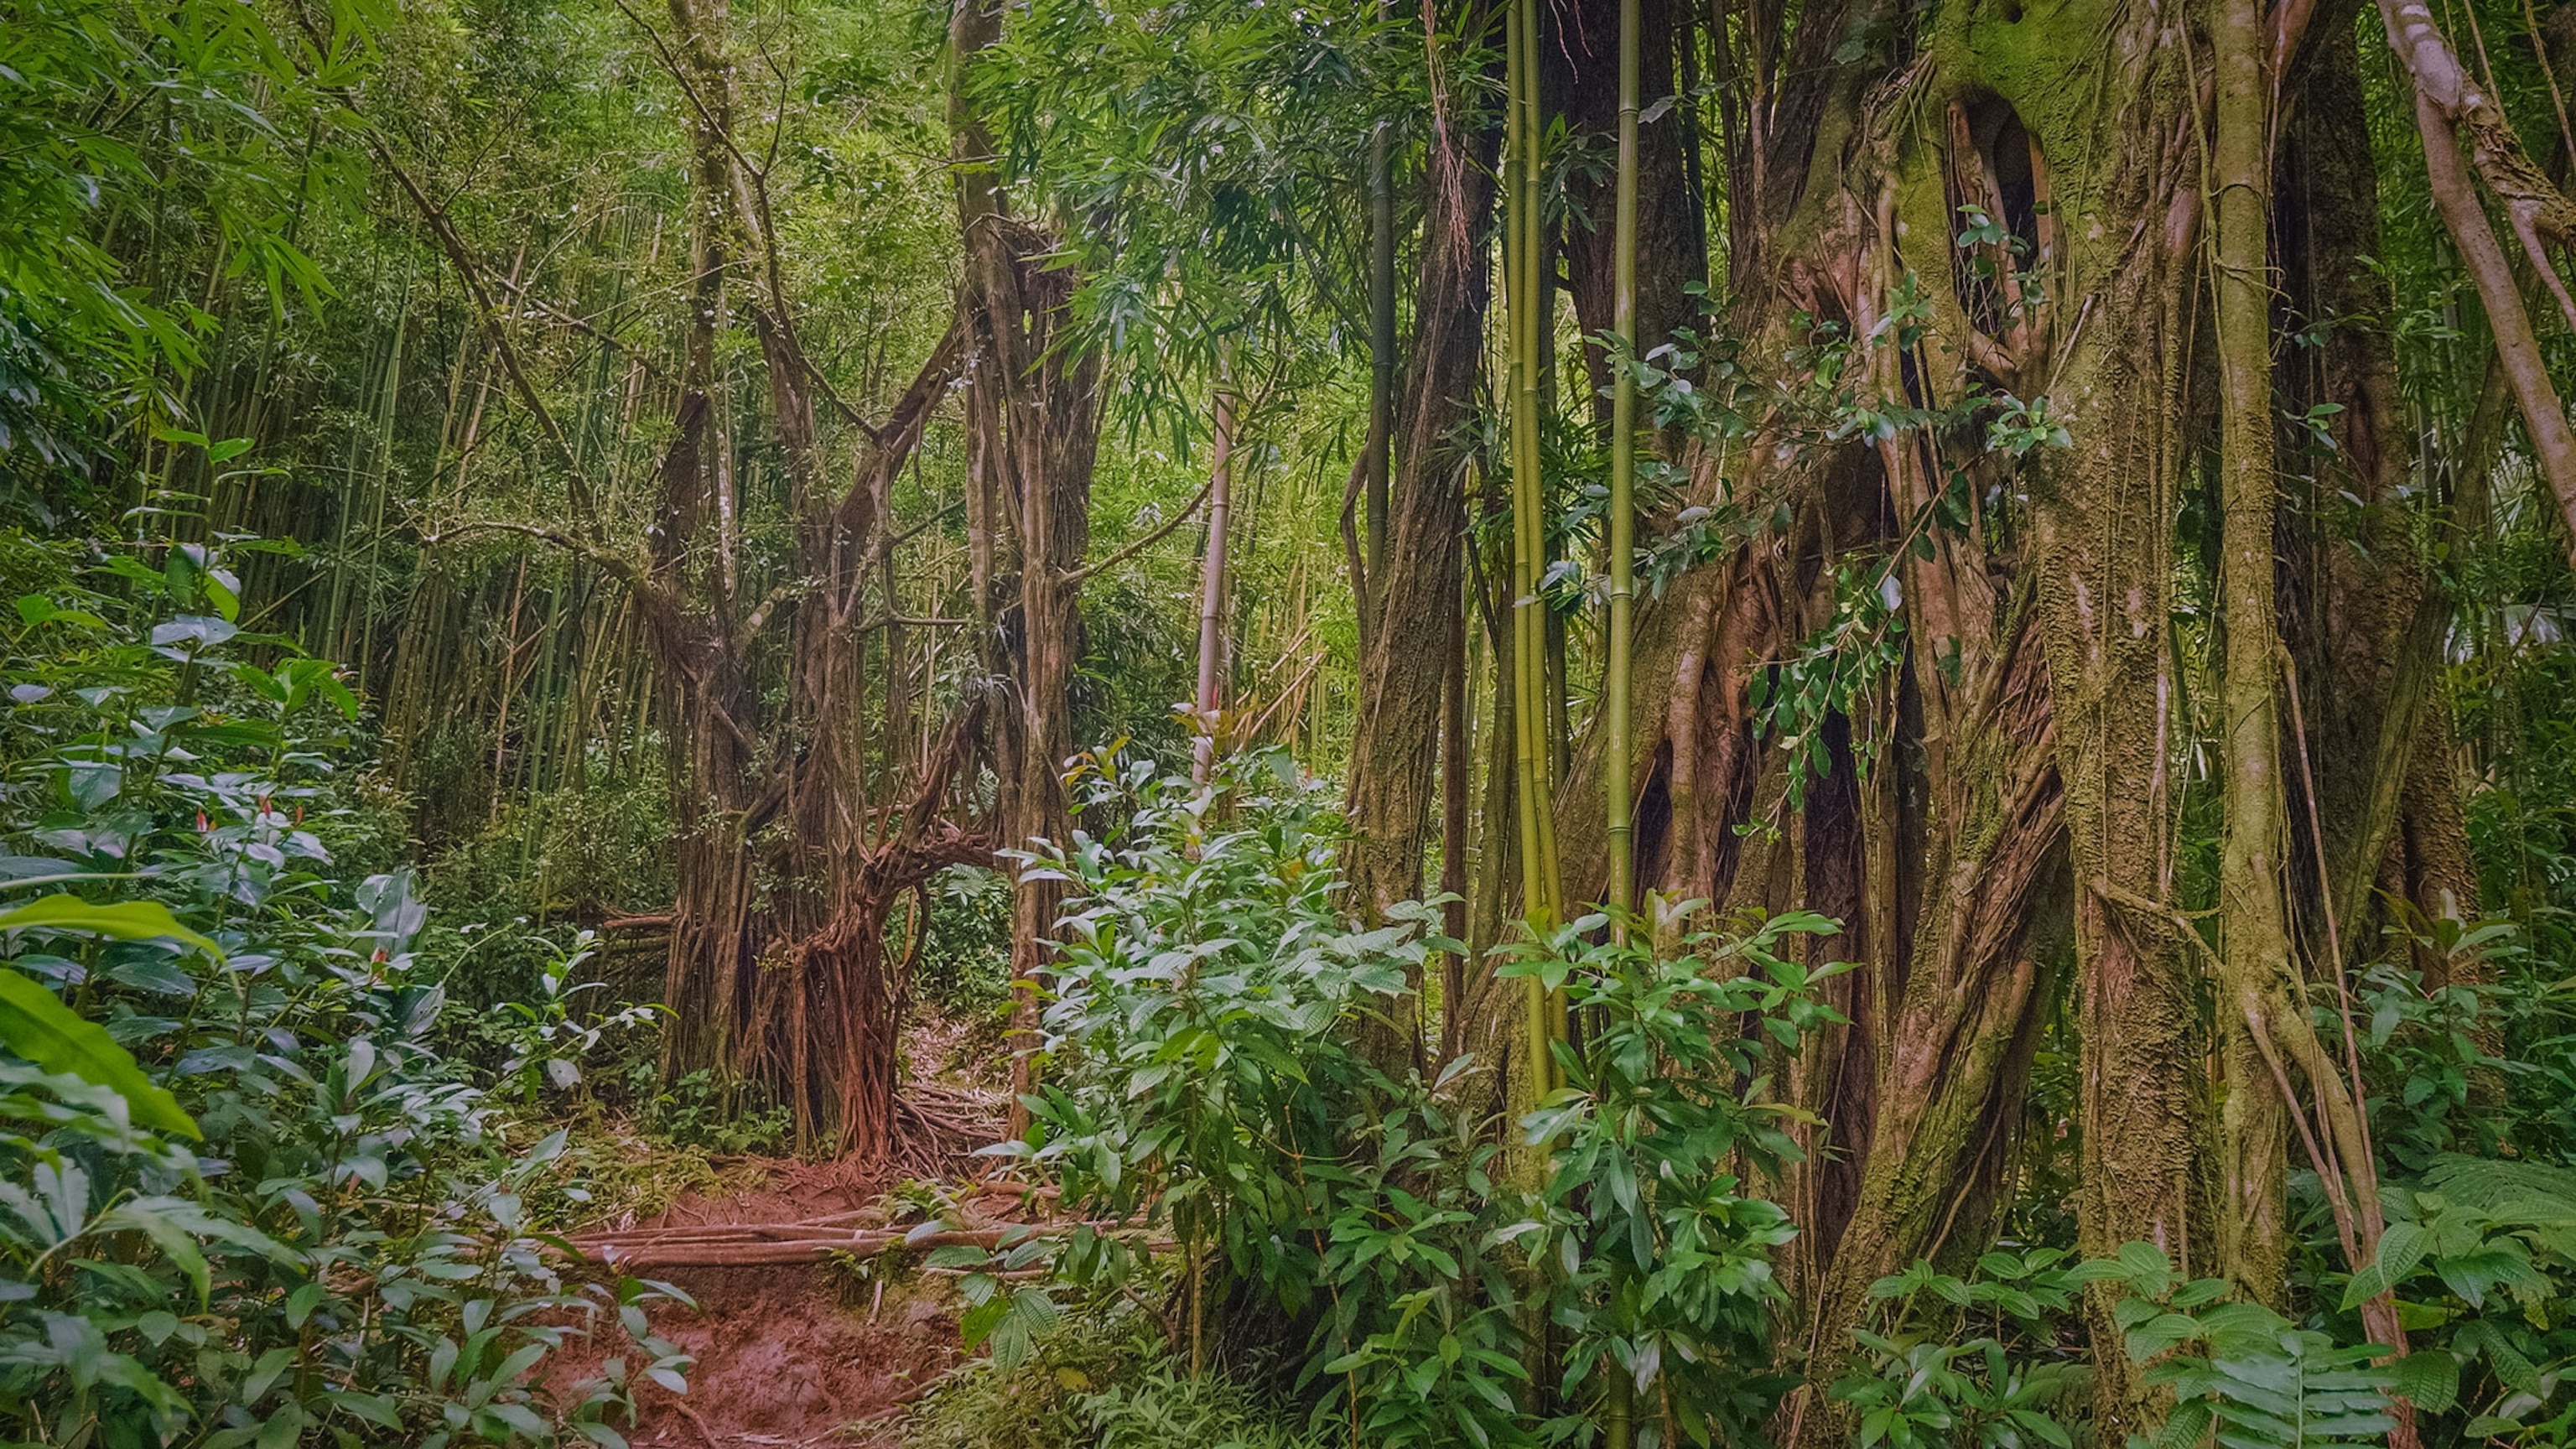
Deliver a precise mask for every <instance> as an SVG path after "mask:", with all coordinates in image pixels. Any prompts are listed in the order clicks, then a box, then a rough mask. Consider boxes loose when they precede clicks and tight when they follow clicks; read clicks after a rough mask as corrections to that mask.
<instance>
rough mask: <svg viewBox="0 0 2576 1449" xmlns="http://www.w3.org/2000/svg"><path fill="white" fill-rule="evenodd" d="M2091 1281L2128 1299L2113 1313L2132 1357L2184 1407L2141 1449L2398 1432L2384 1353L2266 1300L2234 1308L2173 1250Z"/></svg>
mask: <svg viewBox="0 0 2576 1449" xmlns="http://www.w3.org/2000/svg"><path fill="white" fill-rule="evenodd" d="M2087 1266H2088V1268H2093V1269H2095V1273H2094V1275H2093V1276H2096V1277H2098V1278H2100V1279H2101V1280H2103V1281H2106V1282H2112V1283H2116V1284H2118V1285H2119V1286H2120V1287H2121V1288H2123V1289H2124V1290H2125V1296H2123V1297H2122V1298H2121V1299H2120V1300H2119V1303H2118V1305H2117V1307H2116V1309H2115V1310H2114V1313H2115V1317H2116V1319H2117V1321H2118V1323H2119V1326H2120V1328H2121V1329H2122V1331H2123V1332H2125V1333H2126V1335H2127V1343H2128V1349H2129V1355H2130V1357H2132V1358H2134V1359H2137V1360H2138V1361H2140V1362H2142V1363H2151V1365H2152V1366H2151V1367H2150V1368H2148V1370H2147V1382H2148V1383H2150V1384H2152V1385H2154V1386H2156V1387H2158V1388H2161V1389H2164V1390H2165V1391H2166V1392H2168V1393H2171V1394H2172V1395H2173V1396H2174V1409H2173V1412H2172V1414H2171V1415H2170V1416H2168V1417H2167V1419H2166V1420H2165V1423H2164V1425H2163V1427H2161V1428H2160V1429H2158V1430H2157V1431H2156V1432H2155V1433H2154V1434H2153V1435H2151V1436H2144V1437H2137V1436H2133V1437H2132V1438H2131V1439H2130V1441H2129V1442H2130V1444H2131V1446H2132V1449H2188V1446H2192V1445H2197V1444H2201V1443H2203V1442H2205V1441H2206V1440H2208V1439H2209V1438H2210V1436H2212V1435H2215V1436H2216V1437H2217V1439H2218V1441H2219V1442H2220V1443H2221V1444H2224V1445H2227V1446H2229V1449H2257V1446H2260V1449H2276V1446H2283V1449H2286V1446H2297V1449H2343V1446H2358V1445H2361V1444H2366V1443H2368V1442H2370V1441H2372V1440H2374V1439H2377V1438H2379V1437H2380V1436H2382V1435H2385V1434H2386V1433H2387V1432H2388V1431H2389V1430H2390V1429H2391V1428H2393V1427H2394V1426H2395V1424H2396V1420H2395V1418H2394V1417H2393V1415H2392V1413H2391V1406H2390V1403H2389V1396H2390V1394H2392V1393H2394V1392H2395V1391H2396V1390H2397V1386H2398V1376H2397V1375H2396V1374H2395V1373H2393V1372H2391V1371H2390V1370H2388V1369H2384V1368H2378V1367H2374V1366H2373V1365H2372V1363H2371V1360H2372V1359H2373V1358H2376V1357H2379V1356H2382V1355H2384V1354H2386V1353H2387V1352H2388V1349H2387V1347H2386V1346H2385V1345H2381V1344H2358V1345H2338V1344H2337V1343H2335V1341H2334V1340H2333V1339H2332V1338H2330V1337H2328V1336H2327V1335H2326V1334H2324V1333H2321V1332H2318V1331H2316V1330H2314V1329H2308V1328H2301V1327H2299V1326H2298V1325H2297V1324H2294V1323H2292V1322H2291V1321H2290V1320H2289V1319H2286V1318H2283V1317H2282V1316H2281V1315H2280V1314H2278V1313H2275V1312H2273V1311H2272V1310H2271V1309H2269V1308H2266V1307H2264V1306H2263V1305H2261V1304H2259V1303H2247V1302H2240V1301H2230V1295H2231V1294H2232V1293H2233V1292H2234V1291H2235V1285H2233V1284H2231V1283H2229V1282H2227V1281H2226V1280H2225V1279H2223V1278H2201V1279H2195V1280H2193V1281H2191V1282H2183V1281H2180V1279H2179V1276H2178V1275H2177V1274H2175V1272H2174V1270H2173V1265H2172V1264H2171V1263H2170V1262H2168V1261H2167V1260H2166V1258H2165V1256H2164V1254H2163V1253H2161V1252H2159V1251H2157V1250H2156V1249H2155V1248H2154V1247H2152V1246H2150V1245H2148V1244H2145V1243H2130V1244H2128V1245H2126V1246H2125V1247H2123V1248H2121V1250H2120V1253H2119V1256H2118V1258H2117V1259H2116V1260H2113V1261H2111V1262H2107V1263H2102V1264H2098V1265H2093V1264H2088V1265H2087Z"/></svg>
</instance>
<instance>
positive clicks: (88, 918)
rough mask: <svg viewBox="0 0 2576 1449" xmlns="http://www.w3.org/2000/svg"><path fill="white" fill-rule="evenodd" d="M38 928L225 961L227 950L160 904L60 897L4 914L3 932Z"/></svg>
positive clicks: (0, 925)
mask: <svg viewBox="0 0 2576 1449" xmlns="http://www.w3.org/2000/svg"><path fill="white" fill-rule="evenodd" d="M37 928H42V929H45V930H52V931H79V932H81V933H83V934H85V935H91V936H107V937H110V938H112V939H115V940H119V941H175V942H178V943H179V944H181V945H183V946H189V947H193V948H195V949H196V950H199V951H203V952H205V953H206V954H207V955H209V956H212V957H214V958H215V959H216V960H218V961H220V960H222V959H223V958H224V948H223V947H221V946H218V945H216V944H215V943H214V942H213V941H211V940H209V939H207V938H206V937H204V936H201V935H199V934H198V933H196V932H195V931H192V930H189V929H188V928H187V927H185V926H183V925H180V924H179V918H178V917H176V916H173V915H171V914H170V908H169V907H167V906H165V905H162V904H161V903H160V902H158V901H119V902H117V903H116V904H114V905H106V906H101V905H93V904H91V903H90V902H88V901H85V900H82V899H81V898H80V897H78V896H75V895H69V894H56V895H50V896H46V897H44V898H43V899H41V900H33V901H29V902H27V903H26V904H25V905H23V906H18V907H16V908H14V909H11V910H6V911H0V931H19V930H31V929H37Z"/></svg>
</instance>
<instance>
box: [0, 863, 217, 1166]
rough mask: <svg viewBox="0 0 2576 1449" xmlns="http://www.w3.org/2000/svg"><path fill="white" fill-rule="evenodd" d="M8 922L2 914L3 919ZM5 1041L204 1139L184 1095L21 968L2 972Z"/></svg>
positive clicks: (156, 1124) (170, 1128)
mask: <svg viewBox="0 0 2576 1449" xmlns="http://www.w3.org/2000/svg"><path fill="white" fill-rule="evenodd" d="M37 904H40V905H41V904H43V903H42V902H38V903H37ZM153 909H155V910H160V907H158V906H155V907H153ZM10 914H11V915H14V914H16V913H15V912H11V913H10ZM162 914H164V915H165V916H166V915H167V914H169V913H168V912H166V911H164V912H162ZM7 920H8V917H7V916H0V923H5V922H6V921H7ZM200 939H203V938H202V937H201V938H200ZM208 944H209V945H212V944H213V943H212V942H208ZM0 1044H5V1045H7V1047H8V1048H9V1050H11V1051H13V1052H16V1053H17V1054H18V1055H19V1056H22V1057H25V1058H26V1059H27V1060H28V1061H31V1062H34V1063H35V1064H36V1065H37V1066H39V1067H42V1068H44V1069H45V1070H46V1071H49V1072H61V1073H64V1074H66V1075H69V1076H74V1077H78V1078H80V1079H81V1080H82V1081H84V1082H87V1083H89V1084H90V1085H91V1086H94V1087H105V1088H106V1089H107V1090H109V1091H111V1092H114V1093H116V1094H117V1095H118V1096H120V1097H123V1098H124V1099H125V1103H126V1107H127V1109H128V1110H129V1111H131V1112H132V1113H133V1114H134V1120H135V1121H136V1122H137V1123H139V1124H141V1125H143V1126H146V1127H152V1128H157V1129H159V1130H160V1131H163V1132H171V1133H176V1134H178V1135H179V1136H182V1137H185V1138H187V1139H189V1140H190V1141H192V1142H194V1141H203V1140H204V1135H203V1134H202V1133H200V1132H198V1130H197V1124H196V1121H195V1120H194V1119H193V1118H191V1117H189V1115H188V1114H187V1113H186V1112H183V1111H181V1110H180V1109H179V1102H178V1099H177V1098H174V1097H172V1096H171V1095H170V1094H169V1093H168V1092H166V1091H163V1090H162V1089H161V1088H160V1087H158V1086H156V1085H154V1084H153V1082H152V1080H151V1078H149V1077H146V1076H144V1075H143V1069H142V1068H141V1067H138V1066H136V1065H135V1064H134V1057H133V1055H132V1054H131V1053H129V1052H127V1051H126V1049H125V1048H123V1047H121V1046H118V1045H117V1044H116V1042H115V1041H114V1040H113V1039H111V1038H110V1037H109V1036H108V1034H107V1032H106V1031H105V1030H104V1029H103V1028H101V1027H100V1026H99V1025H98V1024H97V1023H95V1022H90V1021H83V1020H82V1019H81V1018H80V1017H79V1016H78V1015H76V1014H74V1013H73V1011H72V1009H71V1008H70V1007H67V1006H65V1005H63V1004H62V1003H61V1002H60V1001H58V1000H56V999H55V998H54V993H52V992H50V991H48V990H46V989H45V988H44V987H42V986H40V985H38V984H37V983H36V982H34V981H32V980H30V979H28V978H27V977H25V976H22V975H20V974H18V973H17V972H15V971H0Z"/></svg>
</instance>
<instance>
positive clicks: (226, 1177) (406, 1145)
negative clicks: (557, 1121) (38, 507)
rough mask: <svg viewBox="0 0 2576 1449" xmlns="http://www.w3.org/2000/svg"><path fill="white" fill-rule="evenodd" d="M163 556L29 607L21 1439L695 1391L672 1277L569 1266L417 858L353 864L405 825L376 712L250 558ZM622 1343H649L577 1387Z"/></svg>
mask: <svg viewBox="0 0 2576 1449" xmlns="http://www.w3.org/2000/svg"><path fill="white" fill-rule="evenodd" d="M65 552H66V553H68V552H70V550H68V549H66V550H65ZM161 555H162V557H161V561H160V565H159V567H152V566H150V563H149V561H148V559H147V558H144V557H138V556H137V555H136V554H135V553H133V552H130V551H106V552H99V553H95V554H91V555H88V556H86V557H74V558H72V559H71V560H69V563H70V565H71V567H73V568H77V569H79V570H80V573H78V574H70V573H69V572H68V570H67V576H68V577H70V578H73V579H79V578H82V577H86V578H87V579H88V580H92V581H112V582H113V583H114V585H115V592H113V593H111V592H107V591H104V590H102V589H96V588H89V587H84V586H82V585H81V584H79V583H77V582H71V583H62V584H60V585H59V586H58V587H56V588H54V589H52V590H50V591H48V592H46V593H41V594H30V595H27V596H25V597H21V598H19V599H18V600H17V601H16V602H15V606H14V609H13V610H12V614H13V616H14V617H13V618H12V619H11V620H10V621H9V623H7V624H0V638H5V640H6V650H7V658H6V664H5V676H6V681H7V687H8V703H7V704H6V706H5V707H0V759H6V760H7V761H8V766H7V774H6V776H5V779H4V780H0V851H4V852H5V853H0V903H5V904H6V907H7V909H6V910H5V912H0V959H5V965H0V987H5V990H6V992H7V999H8V1000H9V1001H10V1002H11V1003H12V1004H13V1009H12V1010H10V1011H0V1020H5V1021H7V1022H9V1023H12V1024H13V1025H12V1029H11V1030H9V1031H8V1032H6V1033H5V1034H0V1036H5V1042H6V1045H7V1048H8V1050H7V1053H6V1054H5V1055H0V1119H5V1122H0V1437H5V1438H8V1439H13V1440H19V1441H25V1442H33V1443H46V1444H89V1443H94V1444H102V1445H108V1446H116V1449H125V1446H146V1445H150V1446H160V1445H166V1444H174V1443H184V1444H190V1445H201V1446H206V1449H231V1446H237V1445H252V1446H257V1449H280V1446H285V1445H291V1444H298V1443H308V1444H309V1443H337V1444H341V1445H360V1444H386V1443H405V1444H416V1445H421V1446H424V1449H438V1446H447V1445H456V1444H466V1443H492V1444H511V1443H524V1444H551V1443H557V1442H567V1441H570V1442H588V1443H596V1444H602V1445H612V1446H613V1445H620V1444H622V1443H624V1442H625V1441H624V1438H623V1435H622V1433H621V1431H620V1429H619V1428H618V1427H616V1426H617V1425H618V1424H620V1423H631V1420H632V1413H633V1408H634V1400H633V1394H634V1391H635V1390H636V1388H637V1387H638V1386H639V1385H641V1384H642V1383H644V1382H645V1381H647V1380H651V1381H655V1382H659V1383H661V1384H662V1385H663V1386H664V1387H666V1388H668V1389H671V1390H674V1391H678V1390H681V1389H684V1388H685V1381H684V1379H683V1378H682V1371H683V1370H684V1369H685V1367H686V1364H687V1360H686V1359H685V1358H684V1357H683V1356H681V1355H680V1354H679V1353H678V1352H677V1351H676V1350H674V1349H673V1348H672V1347H671V1346H670V1345H669V1344H667V1343H664V1342H662V1341H661V1340H659V1339H657V1338H656V1337H654V1336H653V1334H652V1333H651V1331H650V1329H649V1325H648V1324H647V1322H646V1319H645V1316H644V1313H643V1308H644V1305H645V1304H646V1303H647V1302H649V1301H650V1300H652V1299H654V1298H656V1297H661V1296H665V1295H667V1294H668V1293H670V1292H671V1290H668V1289H666V1288H662V1287H658V1286H655V1285H648V1284H644V1283H639V1282H634V1281H623V1282H616V1283H613V1284H599V1283H582V1282H576V1281H573V1280H571V1279H568V1278H567V1277H566V1276H565V1275H564V1274H563V1272H562V1271H561V1267H560V1259H559V1258H558V1257H556V1255H555V1253H554V1250H553V1249H552V1248H550V1247H549V1245H548V1238H549V1235H548V1234H547V1232H546V1231H545V1228H546V1224H544V1223H542V1222H540V1221H537V1220H536V1217H535V1213H534V1211H533V1210H532V1208H531V1206H530V1205H531V1203H532V1202H537V1201H541V1200H555V1201H560V1200H562V1199H563V1198H565V1197H566V1196H567V1195H572V1196H577V1195H578V1194H579V1192H580V1189H579V1187H578V1185H577V1184H574V1183H569V1182H566V1181H564V1180H563V1175H564V1162H563V1158H562V1154H563V1148H564V1136H563V1134H562V1133H560V1132H556V1133H551V1134H547V1133H543V1132H542V1131H541V1130H540V1129H538V1128H534V1127H530V1126H527V1125H523V1124H521V1123H520V1122H518V1121H516V1120H514V1119H513V1118H512V1117H511V1116H510V1115H509V1114H508V1113H506V1112H505V1111H504V1110H503V1108H502V1106H501V1104H500V1102H499V1101H498V1100H497V1099H496V1098H494V1097H492V1096H490V1095H488V1094H487V1093H486V1092H485V1090H484V1089H483V1088H482V1087H481V1086H480V1085H478V1083H477V1081H476V1076H477V1074H476V1073H475V1071H474V1070H473V1069H472V1068H471V1066H470V1065H469V1064H467V1063H464V1062H461V1061H457V1060H454V1059H451V1058H450V1057H449V1056H447V1055H446V1054H445V1053H444V1052H443V1051H442V1050H441V1047H440V1042H441V1039H442V1032H441V1029H440V1028H441V1018H442V1015H443V1013H444V1012H445V1011H446V1009H447V998H446V993H445V991H444V989H443V986H442V984H441V980H440V974H439V970H438V967H437V964H436V963H434V962H432V961H429V960H427V959H424V957H423V956H422V955H421V954H420V952H419V945H420V942H421V940H422V927H423V925H424V922H425V919H426V911H425V909H424V907H423V905H422V904H421V901H420V898H419V894H418V890H417V887H416V884H415V882H414V880H413V878H412V876H411V874H410V873H409V872H408V871H402V870H396V871H391V872H380V873H376V874H372V875H366V876H364V877H363V878H350V877H347V876H344V875H342V874H341V872H340V868H339V867H338V866H337V865H336V864H335V862H334V849H335V841H338V840H346V839H351V838H364V837H365V836H366V835H367V833H368V832H369V831H371V830H372V829H373V825H372V822H370V820H369V819H368V818H367V816H368V812H369V810H370V809H371V808H372V807H370V806H368V805H367V804H366V803H365V802H364V800H363V798H362V796H361V794H360V792H357V791H355V790H353V789H352V788H351V786H350V783H349V781H348V771H349V768H350V767H351V766H352V765H353V764H356V763H359V762H360V760H361V759H362V757H361V756H359V755H358V754H357V753H356V752H355V750H354V749H353V747H352V745H351V742H350V739H349V734H350V730H351V726H352V724H353V722H354V721H355V718H356V715H357V702H356V701H355V699H354V698H352V696H351V695H350V693H349V691H348V690H347V688H346V687H345V686H344V685H343V684H342V683H341V682H340V681H339V680H338V678H337V677H336V675H335V673H334V671H333V670H332V669H331V667H330V666H329V665H328V664H326V663H324V662H322V661H319V660H314V659H311V658H308V657H305V656H303V655H301V654H300V653H298V652H296V651H295V650H294V648H293V647H292V645H291V644H289V643H288V642H287V641H284V640H280V639H275V638H266V637H261V636H256V635H253V634H250V633H248V632H246V631H244V630H242V629H241V628H240V627H239V624H238V622H237V620H236V618H235V613H236V606H235V605H234V603H233V594H234V588H233V585H232V582H231V576H230V574H229V573H228V571H227V570H226V569H225V567H224V565H223V562H222V560H221V559H220V557H218V556H217V555H215V554H213V553H211V552H209V551H207V550H204V549H201V548H197V547H195V546H193V545H170V546H168V547H166V548H165V549H163V550H162V551H161ZM13 626H14V627H13ZM260 658H265V659H267V660H268V661H269V662H268V663H267V664H261V663H259V662H256V660H257V659H260ZM567 967H568V963H565V962H563V961H560V960H558V961H557V962H556V963H555V966H554V968H553V969H554V970H555V971H556V972H558V973H561V972H563V971H564V970H566V969H567ZM31 1022H33V1023H36V1024H37V1025H36V1026H30V1025H29V1023H31ZM46 1023H51V1028H50V1030H51V1034H50V1035H48V1034H47V1033H46V1031H43V1030H39V1029H38V1027H42V1026H44V1025H45V1024H46ZM577 1045H579V1042H577V1041H567V1040H566V1039H564V1038H563V1037H562V1036H561V1035H558V1036H557V1037H555V1038H554V1039H553V1040H551V1041H549V1042H548V1043H547V1049H548V1050H549V1052H556V1053H567V1049H568V1048H569V1047H571V1046H577ZM567 1059H568V1053H567ZM557 1075H559V1074H557ZM590 1332H600V1333H604V1334H607V1335H609V1336H611V1337H613V1338H617V1339H620V1340H625V1341H626V1344H625V1347H626V1351H625V1352H624V1353H619V1354H612V1355H611V1356H610V1357H609V1358H608V1359H607V1361H606V1364H605V1365H604V1368H603V1371H602V1372H601V1373H600V1374H599V1375H597V1376H595V1377H593V1378H590V1379H588V1380H585V1381H582V1382H578V1383H574V1382H569V1381H565V1382H561V1383H558V1382H556V1381H553V1380H548V1379H547V1378H545V1376H544V1373H543V1366H544V1363H545V1361H546V1359H547V1358H548V1356H549V1355H550V1354H552V1353H553V1352H554V1351H555V1350H556V1349H558V1348H560V1347H562V1346H563V1345H564V1344H565V1343H566V1342H568V1341H569V1340H571V1339H573V1338H575V1337H577V1336H580V1335H582V1334H585V1333H590Z"/></svg>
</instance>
